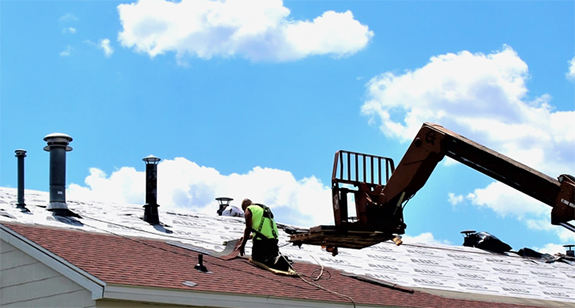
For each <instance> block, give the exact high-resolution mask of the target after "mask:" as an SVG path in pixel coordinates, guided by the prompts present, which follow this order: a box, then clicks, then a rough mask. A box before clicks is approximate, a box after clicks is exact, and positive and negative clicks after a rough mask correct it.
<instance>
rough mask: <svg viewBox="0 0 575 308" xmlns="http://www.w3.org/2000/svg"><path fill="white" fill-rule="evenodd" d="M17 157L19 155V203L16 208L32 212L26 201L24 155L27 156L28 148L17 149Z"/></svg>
mask: <svg viewBox="0 0 575 308" xmlns="http://www.w3.org/2000/svg"><path fill="white" fill-rule="evenodd" d="M16 157H18V203H16V208H18V209H20V210H21V211H22V212H30V210H28V209H27V208H26V203H24V157H26V150H16Z"/></svg>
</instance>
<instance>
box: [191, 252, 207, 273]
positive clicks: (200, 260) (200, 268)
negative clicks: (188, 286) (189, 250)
mask: <svg viewBox="0 0 575 308" xmlns="http://www.w3.org/2000/svg"><path fill="white" fill-rule="evenodd" d="M194 268H195V269H197V270H198V271H200V272H202V273H208V269H207V268H206V267H205V266H204V255H203V254H201V253H200V254H198V264H196V266H194Z"/></svg>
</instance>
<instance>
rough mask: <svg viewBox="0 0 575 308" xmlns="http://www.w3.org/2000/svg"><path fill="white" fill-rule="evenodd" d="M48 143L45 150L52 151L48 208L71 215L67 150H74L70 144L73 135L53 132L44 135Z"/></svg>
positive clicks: (60, 214) (55, 212)
mask: <svg viewBox="0 0 575 308" xmlns="http://www.w3.org/2000/svg"><path fill="white" fill-rule="evenodd" d="M44 141H46V142H47V143H48V145H47V146H45V147H44V151H48V152H50V204H49V205H48V207H47V208H46V209H47V210H48V211H52V212H53V213H54V214H55V215H59V216H70V214H71V212H70V211H69V210H68V206H67V205H66V152H69V151H72V148H71V147H69V146H68V144H69V143H70V142H71V141H72V137H70V136H68V135H66V134H61V133H53V134H49V135H47V136H46V137H44Z"/></svg>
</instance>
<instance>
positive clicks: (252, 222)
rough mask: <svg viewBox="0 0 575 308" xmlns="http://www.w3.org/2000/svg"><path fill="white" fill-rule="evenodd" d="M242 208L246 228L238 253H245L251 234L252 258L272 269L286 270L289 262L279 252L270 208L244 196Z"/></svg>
mask: <svg viewBox="0 0 575 308" xmlns="http://www.w3.org/2000/svg"><path fill="white" fill-rule="evenodd" d="M242 209H243V210H244V217H245V219H246V229H245V230H244V237H243V238H242V243H241V244H240V247H239V248H238V249H239V251H240V255H242V256H243V255H244V254H245V247H246V243H247V241H248V239H249V238H250V235H252V237H253V240H252V260H254V261H257V262H260V263H263V264H264V265H266V266H268V267H271V268H274V269H278V270H282V271H287V270H288V269H289V264H288V262H287V260H285V258H284V257H282V256H280V254H279V248H278V228H277V225H276V223H275V221H274V215H273V214H272V211H271V210H270V208H269V207H267V206H265V205H263V204H257V203H252V201H251V200H250V199H247V198H246V199H244V200H243V201H242Z"/></svg>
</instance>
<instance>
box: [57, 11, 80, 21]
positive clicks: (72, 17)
mask: <svg viewBox="0 0 575 308" xmlns="http://www.w3.org/2000/svg"><path fill="white" fill-rule="evenodd" d="M77 20H78V17H76V15H74V14H73V13H68V14H66V15H62V16H60V18H58V21H59V22H69V21H77Z"/></svg>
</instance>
